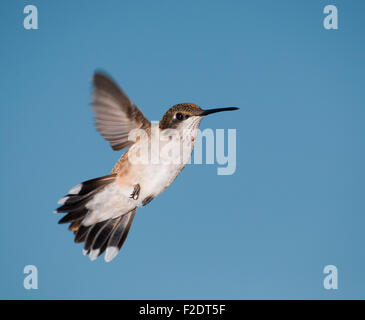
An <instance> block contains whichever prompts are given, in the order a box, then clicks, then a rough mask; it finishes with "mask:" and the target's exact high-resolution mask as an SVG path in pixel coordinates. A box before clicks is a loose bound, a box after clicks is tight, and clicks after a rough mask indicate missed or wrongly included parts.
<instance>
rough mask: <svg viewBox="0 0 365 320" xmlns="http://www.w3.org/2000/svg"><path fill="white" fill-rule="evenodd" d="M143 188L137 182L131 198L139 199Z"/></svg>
mask: <svg viewBox="0 0 365 320" xmlns="http://www.w3.org/2000/svg"><path fill="white" fill-rule="evenodd" d="M140 190H141V187H140V186H139V184H136V185H135V186H134V189H133V192H132V194H131V198H132V199H133V200H137V199H138V197H139V191H140Z"/></svg>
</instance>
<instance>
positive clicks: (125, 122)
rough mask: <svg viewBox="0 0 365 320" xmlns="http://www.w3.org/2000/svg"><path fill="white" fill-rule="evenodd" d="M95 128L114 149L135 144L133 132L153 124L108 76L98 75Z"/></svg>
mask: <svg viewBox="0 0 365 320" xmlns="http://www.w3.org/2000/svg"><path fill="white" fill-rule="evenodd" d="M93 84H94V92H93V103H92V106H93V110H94V112H95V125H96V128H97V129H98V131H99V132H100V134H101V135H102V136H103V137H104V138H105V139H106V140H107V141H109V143H110V145H111V147H112V148H113V150H121V149H123V148H126V147H128V146H130V145H131V144H133V141H129V140H128V134H129V132H130V131H131V130H132V129H139V128H141V129H146V128H148V127H149V126H150V122H149V121H148V120H147V119H146V118H145V116H144V115H143V113H142V112H141V111H140V110H139V109H138V108H137V106H136V105H135V104H134V103H133V102H132V101H131V100H129V98H128V97H127V95H126V94H125V93H124V92H123V90H122V89H120V88H119V87H118V85H117V84H116V83H115V82H114V81H113V80H112V79H111V78H110V77H108V76H107V75H106V74H103V73H100V72H96V73H95V74H94V79H93Z"/></svg>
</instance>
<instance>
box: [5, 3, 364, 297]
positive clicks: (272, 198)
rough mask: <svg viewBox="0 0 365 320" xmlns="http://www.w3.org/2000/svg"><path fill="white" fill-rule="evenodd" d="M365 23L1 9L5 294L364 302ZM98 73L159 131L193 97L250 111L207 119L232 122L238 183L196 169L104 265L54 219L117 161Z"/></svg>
mask: <svg viewBox="0 0 365 320" xmlns="http://www.w3.org/2000/svg"><path fill="white" fill-rule="evenodd" d="M26 4H34V5H36V6H37V7H38V11H39V30H30V31H28V30H25V29H24V28H23V19H24V17H25V15H24V14H23V8H24V6H25V5H26ZM327 4H335V5H337V7H338V11H339V30H337V31H333V30H332V31H328V30H325V29H324V28H323V18H324V17H325V15H324V14H323V8H324V6H325V5H327ZM364 14H365V2H364V1H355V0H353V1H329V0H328V1H319V0H312V1H292V0H290V1H289V0H287V1H283V0H281V1H254V0H251V1H190V2H186V1H184V2H183V3H182V2H181V1H180V2H179V1H81V0H79V1H62V2H61V1H55V0H53V1H37V0H31V1H30V0H29V1H10V0H7V1H2V4H1V8H0V16H1V19H0V40H1V50H0V56H1V62H0V64H1V65H0V67H1V68H0V70H1V76H0V104H1V117H0V131H1V135H0V138H1V159H0V164H1V189H0V191H1V214H0V225H1V227H0V240H1V241H0V243H1V245H0V246H1V267H0V268H1V270H0V271H1V272H0V298H6V299H9V298H20V299H39V298H45V299H59V298H60V299H74V298H92V299H94V298H95V299H97V298H101V299H104V298H105V299H140V298H147V299H165V298H166V299H167V298H170V299H180V298H192V299H195V298H206V299H220V298H222V299H254V298H263V299H270V298H275V299H282V298H285V299H297V298H304V299H307V298H310V299H338V298H346V299H349V298H355V299H358V298H365V294H364V293H365V254H364V253H365V250H364V244H365V233H364V229H365V214H364V207H365V205H364V179H365V171H364V161H365V152H364V134H365V127H364V116H365V114H364V107H365V93H364V80H365V79H364V74H365V63H364V57H365V41H364V39H365V37H364V34H365V27H364ZM100 68H101V69H103V70H105V71H107V72H108V73H110V74H111V75H112V76H113V77H114V78H115V79H116V80H117V81H118V83H119V84H120V85H121V86H122V87H123V88H124V89H125V91H126V92H127V93H128V95H129V96H130V97H131V98H132V99H133V100H134V101H135V103H136V104H137V105H138V106H140V108H141V109H142V110H143V112H144V113H145V115H146V116H147V117H148V118H149V119H151V120H159V119H160V117H161V116H162V114H163V113H164V112H165V111H166V110H167V108H168V107H170V106H171V105H173V104H176V103H179V102H186V101H189V102H194V103H196V104H199V105H201V106H203V107H218V106H239V107H240V108H241V109H240V111H238V112H235V113H227V114H224V115H223V114H221V115H214V116H212V117H210V118H209V119H208V118H207V119H205V120H204V121H203V123H202V126H201V128H202V129H203V128H207V127H210V128H214V129H215V128H225V129H227V128H236V129H237V171H236V173H235V174H234V175H232V176H218V175H217V174H216V172H217V171H216V170H217V165H190V166H188V167H187V168H186V169H185V170H184V171H183V173H182V174H181V175H180V176H179V177H178V178H177V179H176V181H175V182H174V183H173V184H172V186H171V187H170V188H169V189H168V190H167V191H165V192H164V193H163V194H162V195H161V196H160V197H159V198H157V199H155V200H154V201H153V202H151V204H150V205H148V206H147V207H145V208H142V209H140V210H139V211H138V214H137V216H136V219H135V220H134V224H133V226H132V229H131V232H130V234H129V237H128V239H127V242H126V244H125V246H124V248H123V250H122V252H121V253H120V254H119V255H118V257H117V258H116V259H115V260H114V261H113V262H112V263H109V264H107V263H105V262H104V260H103V259H98V260H97V261H94V262H90V261H89V259H88V258H87V257H84V256H83V255H82V254H81V251H82V246H81V245H75V244H73V235H72V233H70V232H69V231H67V228H66V226H65V225H62V226H61V225H58V224H57V221H58V219H59V218H60V216H55V215H54V214H53V213H52V212H53V210H54V208H55V207H56V206H57V200H58V199H59V198H60V197H61V196H63V195H64V194H65V192H67V190H69V188H70V187H72V186H74V185H75V184H77V183H79V182H81V181H84V180H87V179H90V178H94V177H98V176H101V175H105V174H107V173H108V172H109V171H110V169H111V168H112V166H113V165H114V162H115V161H116V160H117V159H118V158H119V156H120V155H121V153H120V152H113V151H112V150H111V148H110V147H109V145H108V144H107V143H106V142H105V141H104V140H103V138H102V137H101V136H100V135H99V134H98V133H97V131H96V130H95V128H94V126H93V121H92V117H93V116H92V113H91V110H90V107H89V100H90V99H89V98H90V93H91V82H90V80H91V77H92V74H93V72H94V70H95V69H100ZM28 264H32V265H35V266H37V268H38V271H39V289H38V290H25V289H24V287H23V279H24V277H25V275H24V274H23V268H24V266H25V265H28ZM328 264H334V265H335V266H337V268H338V272H339V283H338V284H339V289H338V290H337V291H335V290H330V291H327V290H325V289H324V288H323V278H324V274H323V268H324V266H325V265H328Z"/></svg>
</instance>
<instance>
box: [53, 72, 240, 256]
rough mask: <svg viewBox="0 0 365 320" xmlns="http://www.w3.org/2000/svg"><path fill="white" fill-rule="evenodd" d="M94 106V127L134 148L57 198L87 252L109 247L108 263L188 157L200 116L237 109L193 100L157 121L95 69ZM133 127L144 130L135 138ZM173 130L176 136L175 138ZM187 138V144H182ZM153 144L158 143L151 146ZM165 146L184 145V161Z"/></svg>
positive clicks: (116, 145)
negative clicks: (139, 212) (202, 105)
mask: <svg viewBox="0 0 365 320" xmlns="http://www.w3.org/2000/svg"><path fill="white" fill-rule="evenodd" d="M92 109H93V111H94V113H95V118H94V120H95V126H96V128H97V130H98V131H99V133H100V134H101V135H102V136H103V137H104V139H105V140H106V141H108V142H109V144H110V146H111V148H112V149H113V150H115V151H119V150H122V149H124V148H128V147H129V149H128V150H127V151H126V152H125V153H124V154H123V155H122V156H121V157H120V159H119V160H118V161H117V163H116V164H115V166H114V167H113V169H112V170H111V172H110V174H108V175H105V176H102V177H99V178H95V179H91V180H87V181H84V182H82V183H80V184H78V185H76V186H75V187H73V188H72V189H70V190H69V192H68V194H67V195H66V196H64V197H63V198H61V199H60V200H59V201H58V204H59V205H60V207H58V208H57V209H56V210H55V213H66V215H64V216H63V217H62V218H61V219H60V220H59V223H60V224H64V223H69V228H68V229H69V230H70V231H73V233H74V241H75V242H76V243H81V242H83V243H84V248H83V254H84V255H88V256H89V258H90V260H95V259H96V258H97V257H99V256H100V255H101V254H103V253H104V252H105V256H104V259H105V261H106V262H109V261H111V260H112V259H114V258H115V256H116V255H117V254H118V253H119V251H120V249H121V247H122V245H123V244H124V242H125V240H126V238H127V235H128V233H129V229H130V228H131V225H132V222H133V219H134V216H135V214H136V211H137V208H138V207H142V206H145V205H147V204H148V203H149V202H151V201H152V200H153V199H154V198H156V197H157V196H158V195H160V194H161V193H162V192H163V191H164V190H165V189H166V188H167V187H169V186H170V184H171V183H172V182H173V181H174V180H175V178H176V177H177V175H178V174H179V173H180V172H181V170H182V169H183V168H184V167H185V166H186V164H187V163H188V162H189V159H190V156H191V153H192V151H193V148H194V143H195V138H196V136H197V133H198V128H199V124H200V122H201V120H202V119H203V118H204V117H205V116H207V115H209V114H213V113H217V112H221V111H231V110H237V109H238V108H236V107H228V108H217V109H209V110H203V109H201V108H200V107H199V106H197V105H195V104H193V103H180V104H176V105H174V106H173V107H171V108H170V109H168V110H167V112H166V113H165V114H164V116H163V117H162V119H161V120H160V122H159V123H158V126H157V125H156V126H153V125H152V123H151V122H150V121H148V120H147V119H146V117H145V116H144V115H143V113H142V112H141V111H140V110H139V108H138V107H137V106H136V105H135V104H134V103H133V102H132V101H131V100H130V99H129V98H128V97H127V95H126V94H125V93H124V92H123V90H122V89H121V88H120V87H119V86H118V85H117V84H116V83H115V82H114V80H113V79H112V78H111V77H110V76H108V75H107V74H105V73H103V72H96V73H95V74H94V76H93V95H92ZM133 130H139V131H141V132H143V133H144V134H141V135H140V136H138V137H136V139H131V138H130V133H131V132H133ZM172 131H173V132H175V133H176V136H177V137H178V138H177V139H175V138H174V139H172V138H171V132H172ZM182 142H183V143H185V142H188V143H185V144H184V145H185V147H183V148H181V143H182ZM154 145H157V147H156V148H152V146H154ZM164 147H165V148H166V147H169V150H172V151H181V150H182V151H181V158H182V161H164V160H166V159H167V158H168V157H169V156H171V152H170V153H169V152H165V153H163V152H162V149H163V148H164ZM153 149H154V150H153ZM152 153H153V154H152ZM133 154H134V155H136V154H139V155H140V156H141V154H142V156H143V155H146V154H148V157H147V158H149V159H150V158H151V157H152V156H155V158H156V159H157V160H158V161H147V162H146V161H144V162H143V161H131V159H132V158H134V157H132V155H133ZM151 154H152V155H151ZM142 158H143V157H142Z"/></svg>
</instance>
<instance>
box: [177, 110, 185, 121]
mask: <svg viewBox="0 0 365 320" xmlns="http://www.w3.org/2000/svg"><path fill="white" fill-rule="evenodd" d="M176 119H177V120H179V121H181V120H183V119H184V115H183V114H182V113H180V112H179V113H177V114H176Z"/></svg>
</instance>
